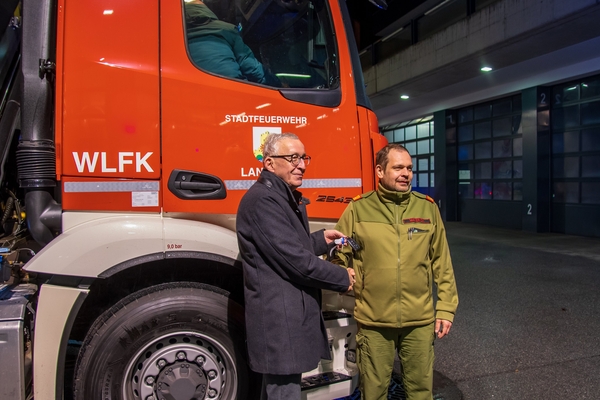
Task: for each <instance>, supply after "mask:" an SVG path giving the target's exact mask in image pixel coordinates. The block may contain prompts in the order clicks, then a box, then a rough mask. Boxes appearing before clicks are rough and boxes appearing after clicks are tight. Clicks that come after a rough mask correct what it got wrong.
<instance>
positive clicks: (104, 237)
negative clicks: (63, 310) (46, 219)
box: [26, 213, 239, 278]
mask: <svg viewBox="0 0 600 400" xmlns="http://www.w3.org/2000/svg"><path fill="white" fill-rule="evenodd" d="M65 214H66V213H65ZM77 214H79V215H77V216H76V218H74V219H73V220H71V221H69V222H70V223H69V222H67V221H68V220H69V218H71V217H69V216H63V226H69V227H68V228H66V229H65V231H64V232H63V233H62V234H61V235H59V236H58V237H57V238H56V239H54V240H53V241H52V242H50V243H49V244H48V245H47V246H46V247H44V248H43V249H42V250H41V251H40V252H39V253H38V254H36V256H35V257H34V258H33V259H32V260H31V261H29V263H27V266H26V270H27V271H29V272H37V273H44V274H58V275H67V276H76V277H84V278H97V277H99V276H101V275H103V273H105V272H106V271H108V270H109V269H111V268H113V267H115V266H119V265H120V266H121V268H120V269H123V267H125V266H127V265H128V262H129V261H130V260H133V259H144V260H151V259H162V258H165V257H166V256H167V253H171V252H188V253H194V252H195V253H204V254H209V255H212V256H217V257H218V258H220V259H223V258H224V259H228V260H231V264H233V263H234V262H235V260H236V259H237V258H238V254H239V250H238V246H237V238H236V235H235V232H233V231H231V230H229V229H226V228H223V227H221V226H217V225H213V224H209V223H206V222H199V221H192V220H184V219H175V218H165V217H163V216H161V215H153V214H147V215H144V214H142V215H115V214H100V213H77ZM83 214H85V215H83ZM65 217H66V218H65ZM86 217H89V219H88V218H86ZM75 219H76V221H75ZM134 264H135V263H134ZM125 268H126V267H125ZM112 273H114V270H113V271H111V272H108V273H107V274H104V276H106V275H111V274H112Z"/></svg>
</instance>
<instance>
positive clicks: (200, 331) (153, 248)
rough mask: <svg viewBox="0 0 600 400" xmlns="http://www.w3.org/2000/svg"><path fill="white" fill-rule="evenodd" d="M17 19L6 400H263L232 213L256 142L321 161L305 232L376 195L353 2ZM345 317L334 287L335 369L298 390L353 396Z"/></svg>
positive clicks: (271, 0) (165, 6) (173, 1)
mask: <svg viewBox="0 0 600 400" xmlns="http://www.w3.org/2000/svg"><path fill="white" fill-rule="evenodd" d="M8 8H9V11H8V13H6V12H5V14H6V15H8V17H7V18H4V23H5V26H6V31H5V32H4V34H3V36H2V38H1V41H2V44H4V47H3V48H6V49H7V51H5V52H4V53H3V54H2V55H0V57H1V58H0V78H1V79H2V82H1V83H2V85H3V86H2V95H3V96H4V97H3V99H4V100H3V102H2V103H1V104H0V107H1V109H0V116H1V119H0V146H2V147H1V149H2V152H0V155H1V156H2V157H3V158H2V160H1V161H2V176H1V185H2V186H1V193H0V200H1V204H2V215H3V216H2V233H1V235H0V237H1V238H2V240H3V243H4V244H2V246H1V247H2V248H1V249H0V256H1V257H2V280H1V281H0V337H6V338H8V339H7V340H6V341H0V358H1V359H2V360H3V365H2V366H0V371H2V373H1V374H0V397H1V398H3V399H4V398H6V399H19V400H21V399H26V398H30V397H31V396H34V397H35V398H36V400H39V399H57V398H74V399H92V400H94V399H107V398H111V399H112V398H119V399H127V400H134V399H143V400H154V399H159V398H165V399H166V398H168V399H178V400H179V399H191V398H202V399H249V400H251V399H255V398H257V396H258V395H257V393H258V391H259V390H260V375H257V374H255V373H253V372H252V371H251V370H250V369H249V367H248V365H247V362H246V350H245V331H244V304H243V277H242V272H241V263H240V259H239V250H238V246H237V241H236V235H235V218H236V211H237V207H238V204H239V201H240V199H241V197H242V196H243V194H244V193H245V191H246V190H247V189H248V188H249V187H250V186H251V185H252V184H253V183H254V182H255V181H256V179H257V177H258V175H259V174H260V171H261V169H262V162H261V161H262V147H261V146H262V143H263V140H264V138H265V137H266V135H267V134H269V133H283V132H292V133H294V134H296V135H298V136H299V137H300V139H301V140H302V142H303V143H304V144H305V146H306V149H307V152H308V153H309V154H310V155H311V157H312V162H311V165H310V167H308V168H307V172H306V174H305V179H304V183H303V185H302V187H301V191H302V193H303V195H304V197H306V198H308V199H309V201H310V205H309V206H308V214H309V217H310V219H311V228H312V229H319V228H323V227H332V226H333V224H335V222H336V221H337V218H338V217H339V216H340V215H341V213H342V211H343V210H344V209H345V206H346V204H347V203H349V202H350V201H351V199H352V198H353V197H354V196H356V195H358V194H360V193H362V192H364V191H368V190H371V189H373V188H374V186H375V177H374V170H373V164H374V162H373V161H374V154H375V152H376V151H377V150H378V149H379V148H381V147H382V146H383V145H384V144H385V139H384V138H383V136H381V135H380V134H379V131H378V126H377V119H376V117H375V115H374V113H373V112H372V111H371V110H370V103H369V100H368V98H367V97H366V94H365V90H364V83H363V79H362V73H361V68H360V64H359V61H358V54H357V51H356V48H355V45H354V39H353V38H352V33H351V27H350V23H349V17H348V13H347V10H346V6H345V4H344V2H343V0H341V1H340V0H290V1H288V0H224V1H223V0H222V1H215V0H206V1H204V2H202V1H199V0H183V1H182V0H150V1H147V0H146V1H140V0H130V1H127V2H123V1H112V0H42V1H36V2H33V1H31V0H23V1H22V2H19V1H12V3H11V5H10V6H9V7H8ZM0 22H3V20H0ZM2 29H4V26H0V30H2ZM223 46H225V47H223ZM226 46H229V47H227V48H226ZM224 49H225V50H224ZM2 282H4V283H2ZM352 308H353V298H352V296H348V295H345V296H340V295H338V294H337V293H324V296H323V310H324V311H323V312H324V317H325V321H326V326H327V328H328V334H329V341H330V347H331V352H332V356H333V358H332V360H331V361H326V360H323V361H322V362H321V363H320V365H319V366H318V367H317V368H316V369H315V370H314V371H310V372H307V373H306V374H305V376H304V378H305V379H304V380H303V397H304V398H307V399H331V398H336V397H342V396H347V395H349V394H350V393H351V392H352V391H353V390H354V388H355V386H356V382H357V378H356V376H357V370H356V365H355V364H354V361H355V360H354V349H355V342H354V334H355V331H356V326H355V323H354V321H353V319H352V316H351V313H352ZM8 359H10V360H11V362H10V365H9V363H5V362H4V360H8Z"/></svg>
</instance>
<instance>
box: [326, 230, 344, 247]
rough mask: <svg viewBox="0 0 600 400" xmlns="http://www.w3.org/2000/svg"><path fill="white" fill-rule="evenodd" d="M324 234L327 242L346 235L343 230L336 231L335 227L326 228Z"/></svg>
mask: <svg viewBox="0 0 600 400" xmlns="http://www.w3.org/2000/svg"><path fill="white" fill-rule="evenodd" d="M323 234H324V235H325V241H326V242H327V244H329V243H331V242H333V241H334V240H335V239H339V238H343V237H346V235H344V234H343V233H342V232H340V231H336V230H335V229H326V230H325V231H324V232H323Z"/></svg>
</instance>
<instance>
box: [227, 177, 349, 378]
mask: <svg viewBox="0 0 600 400" xmlns="http://www.w3.org/2000/svg"><path fill="white" fill-rule="evenodd" d="M306 201H307V200H306V199H303V198H302V197H301V193H300V192H298V191H296V190H294V191H293V192H292V191H291V190H290V188H289V187H288V185H287V184H286V183H285V182H284V181H283V180H282V179H280V178H279V177H277V176H276V175H275V174H273V173H271V172H269V171H267V170H263V171H262V173H261V175H260V177H259V179H258V181H257V183H255V184H254V185H253V186H252V187H251V188H250V189H249V190H248V192H247V193H246V194H245V195H244V197H243V198H242V201H241V203H240V206H239V209H238V214H237V222H236V224H237V236H238V244H239V247H240V255H241V258H242V265H243V269H244V297H245V301H246V304H245V307H246V333H247V341H248V354H249V356H250V360H249V361H250V367H251V368H252V369H253V370H254V371H256V372H260V373H266V374H278V375H290V374H299V373H302V372H306V371H310V370H311V369H314V368H315V367H316V366H317V364H318V362H319V360H320V359H321V358H324V359H330V358H331V355H330V352H329V346H328V342H327V332H326V330H325V324H324V322H323V317H322V315H321V289H329V290H333V291H336V292H345V291H346V290H348V287H349V286H350V280H349V278H348V272H347V271H346V270H345V269H344V268H342V267H340V266H339V265H335V264H332V263H330V262H328V261H325V260H322V259H320V258H319V257H317V256H316V255H315V254H323V253H325V252H326V251H327V244H326V242H325V238H324V235H323V231H322V230H321V231H317V232H315V233H313V234H310V233H309V227H308V219H307V216H306V209H305V204H306Z"/></svg>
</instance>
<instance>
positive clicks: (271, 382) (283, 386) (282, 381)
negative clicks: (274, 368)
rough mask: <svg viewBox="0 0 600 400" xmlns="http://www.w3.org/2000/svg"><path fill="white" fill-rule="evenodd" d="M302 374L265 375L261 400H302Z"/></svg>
mask: <svg viewBox="0 0 600 400" xmlns="http://www.w3.org/2000/svg"><path fill="white" fill-rule="evenodd" d="M301 380H302V374H293V375H270V374H264V375H263V382H262V392H261V395H260V400H300V381H301Z"/></svg>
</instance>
